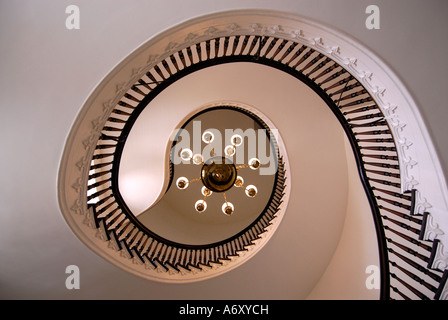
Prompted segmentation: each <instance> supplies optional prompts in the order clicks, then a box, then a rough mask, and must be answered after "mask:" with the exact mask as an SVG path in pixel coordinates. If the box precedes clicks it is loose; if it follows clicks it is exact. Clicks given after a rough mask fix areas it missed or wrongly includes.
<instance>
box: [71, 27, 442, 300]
mask: <svg viewBox="0 0 448 320" xmlns="http://www.w3.org/2000/svg"><path fill="white" fill-rule="evenodd" d="M200 27H201V28H200V30H202V31H203V33H202V34H201V35H198V34H196V33H191V32H190V33H187V34H186V36H185V37H186V38H185V39H186V40H187V41H186V42H185V43H177V42H169V44H168V46H166V47H165V51H164V52H163V54H160V55H151V56H150V58H149V61H148V63H147V67H146V68H143V69H141V70H138V72H136V74H135V76H134V77H133V79H132V81H131V82H130V85H129V86H128V87H126V88H125V89H123V90H122V92H121V93H120V95H119V99H117V100H116V101H112V102H111V103H110V104H108V105H107V106H105V109H106V113H105V114H104V116H103V118H101V119H99V120H98V121H97V122H96V124H97V127H96V129H97V132H96V134H95V135H93V136H92V138H91V139H90V140H88V141H87V142H86V145H85V146H86V149H87V150H88V152H87V153H86V156H85V157H84V158H83V159H82V161H81V163H80V164H79V166H80V167H82V168H83V171H82V176H81V179H79V180H77V181H76V183H75V186H76V188H78V189H79V190H81V191H80V193H79V194H78V195H77V197H78V198H77V199H76V201H75V205H74V206H72V207H71V208H70V210H69V211H70V214H73V212H75V213H76V214H77V215H81V216H83V217H84V219H85V221H87V225H89V228H91V229H92V230H95V236H96V237H97V238H101V239H102V241H105V242H106V243H107V244H108V245H107V246H108V247H110V248H112V250H115V251H116V252H118V253H119V255H120V256H122V257H125V258H126V259H128V260H130V261H132V263H133V264H135V265H139V266H142V268H143V269H146V270H148V271H150V272H154V273H158V274H166V275H168V277H169V276H170V275H171V276H175V275H177V274H182V275H191V277H192V279H193V278H194V277H195V276H196V275H198V274H199V275H200V274H201V273H207V272H210V271H211V270H214V268H216V267H217V266H223V265H227V264H229V263H230V264H231V263H232V262H233V261H238V259H239V258H240V257H244V256H245V255H246V254H247V253H248V252H251V248H252V247H257V246H258V244H259V243H260V241H261V242H262V241H263V239H269V237H270V236H271V233H273V231H274V229H275V228H274V229H273V228H272V225H273V222H274V221H275V220H276V218H277V217H278V214H279V210H281V208H282V205H283V207H284V206H285V204H284V203H283V200H284V199H283V198H284V195H285V188H287V187H288V179H287V178H286V174H287V173H286V171H287V170H286V167H285V163H284V159H283V156H282V154H281V152H280V151H278V153H277V156H278V160H279V161H278V171H277V175H276V183H275V188H274V189H273V192H272V196H271V198H270V200H269V205H268V206H267V207H266V209H265V210H264V211H263V212H262V213H261V214H260V216H259V217H258V218H257V219H256V221H254V222H253V223H252V224H251V225H250V226H248V227H247V228H245V229H244V230H241V232H239V233H238V234H236V235H235V236H233V237H230V238H228V239H226V240H224V241H220V242H217V243H213V244H209V245H187V244H181V243H176V242H173V241H170V240H168V239H165V238H163V237H160V236H158V235H157V234H156V233H154V232H151V230H149V229H148V228H147V227H145V226H144V225H142V224H141V223H140V222H139V221H138V219H136V218H135V216H134V215H133V213H132V212H131V210H130V209H129V208H128V207H127V206H126V203H125V201H124V200H123V198H122V197H121V195H120V192H119V188H118V186H119V183H118V168H119V165H120V157H121V153H122V150H123V147H124V145H125V143H126V139H127V137H128V135H129V132H130V130H131V128H132V125H133V123H134V122H135V121H136V119H137V118H138V116H139V115H140V113H141V112H142V111H143V110H144V108H145V107H146V106H147V105H148V104H149V103H150V102H151V101H152V100H153V99H155V97H157V95H158V94H159V93H161V92H162V91H163V90H164V89H166V88H167V87H168V86H170V85H171V84H172V83H174V82H176V81H178V80H179V79H182V78H184V77H186V76H188V75H190V74H192V73H194V72H196V71H199V70H203V69H206V68H208V67H211V66H216V65H223V64H228V63H238V62H246V63H254V64H259V65H263V66H268V67H271V68H275V69H277V70H280V71H282V72H285V73H287V74H289V75H290V76H292V77H294V78H295V79H297V81H301V82H303V83H305V84H306V85H307V86H308V87H309V88H311V89H312V90H313V91H314V92H315V93H316V94H317V95H319V97H320V98H321V99H322V100H323V101H324V102H325V103H326V105H327V106H328V108H329V109H330V110H331V111H332V112H333V114H334V116H335V117H336V118H337V120H338V121H339V123H340V125H341V127H342V128H343V130H344V132H345V134H346V136H347V139H348V141H349V143H350V145H351V148H352V151H353V155H354V157H355V160H356V164H357V168H358V173H359V177H360V179H361V182H362V185H363V188H364V191H365V193H366V196H367V199H368V202H369V206H370V209H371V213H372V217H373V220H374V224H375V231H376V236H377V239H376V241H377V243H378V252H379V262H380V272H381V288H380V298H381V299H386V300H388V299H394V300H395V299H397V300H401V299H405V300H408V299H410V300H414V299H421V300H427V299H429V300H431V299H435V300H437V299H447V297H448V293H447V278H448V271H447V270H446V269H445V268H443V266H442V267H440V266H438V265H436V263H435V259H436V256H437V253H438V251H439V250H440V241H439V240H438V239H436V238H432V239H430V238H429V237H427V236H426V234H427V231H428V230H427V227H428V221H429V219H431V213H430V209H429V208H425V207H423V209H422V207H421V206H420V205H419V204H420V200H419V199H420V198H419V197H420V196H421V194H420V192H421V190H418V189H417V188H409V186H408V185H403V179H402V175H403V168H402V166H403V162H402V161H400V157H401V154H400V150H399V149H400V148H401V145H400V143H399V142H397V141H396V134H394V128H392V127H391V122H390V115H389V114H387V113H386V112H385V110H384V108H383V107H382V106H380V105H379V103H378V96H375V94H373V93H372V90H370V88H367V87H366V85H365V83H363V81H362V80H361V79H359V77H358V76H357V75H356V74H355V73H354V72H353V71H352V70H350V63H348V64H343V63H341V61H337V59H335V58H334V56H332V54H329V53H328V52H325V51H324V50H319V44H320V42H319V41H314V42H312V44H311V43H308V42H307V41H304V39H305V38H304V37H301V36H300V35H301V33H300V32H298V33H296V34H295V36H294V37H291V36H289V37H286V36H285V35H284V33H282V28H281V27H280V26H279V25H277V24H270V25H267V27H264V28H263V27H262V25H261V24H259V25H256V24H250V25H249V27H248V28H243V27H241V26H240V25H239V24H236V23H235V24H228V25H227V27H226V28H225V29H224V28H223V29H220V25H212V26H203V25H201V26H200ZM289 34H291V33H289ZM254 116H256V115H254ZM266 127H267V128H269V126H268V125H266ZM289 165H294V164H292V163H290V164H289ZM174 170H175V168H174ZM172 172H173V166H172V165H171V166H170V175H172ZM76 188H75V189H76ZM266 241H267V240H266Z"/></svg>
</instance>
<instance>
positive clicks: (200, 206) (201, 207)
mask: <svg viewBox="0 0 448 320" xmlns="http://www.w3.org/2000/svg"><path fill="white" fill-rule="evenodd" d="M194 208H195V209H196V211H197V212H204V211H205V210H206V209H207V202H205V201H204V200H198V201H196V203H195V204H194Z"/></svg>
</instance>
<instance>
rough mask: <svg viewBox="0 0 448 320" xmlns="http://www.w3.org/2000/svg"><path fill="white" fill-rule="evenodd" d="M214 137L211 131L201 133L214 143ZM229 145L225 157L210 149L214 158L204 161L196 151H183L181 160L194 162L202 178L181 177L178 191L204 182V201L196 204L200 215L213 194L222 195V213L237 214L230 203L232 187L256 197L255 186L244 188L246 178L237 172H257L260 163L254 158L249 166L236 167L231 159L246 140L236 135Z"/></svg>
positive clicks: (178, 182)
mask: <svg viewBox="0 0 448 320" xmlns="http://www.w3.org/2000/svg"><path fill="white" fill-rule="evenodd" d="M214 138H215V137H214V134H213V133H212V132H211V131H205V132H204V133H203V134H202V141H203V142H204V143H206V144H211V143H212V142H213V140H214ZM230 142H231V144H230V145H227V146H226V147H225V148H224V155H215V152H214V149H213V148H211V151H210V154H211V157H210V158H208V159H206V160H205V161H204V157H203V156H202V154H199V153H198V154H193V152H192V151H191V150H190V149H188V148H184V149H182V150H181V152H180V157H181V159H182V160H184V161H192V162H193V164H195V165H198V166H199V165H200V166H202V168H201V170H200V177H197V178H194V179H192V180H189V179H188V178H186V177H180V178H178V179H177V180H176V186H177V188H179V189H181V190H185V189H187V188H188V186H189V185H190V184H191V183H194V182H198V181H201V182H202V184H203V186H202V188H201V193H202V196H203V198H202V199H199V200H197V201H196V203H195V205H194V208H195V209H196V211H197V212H200V213H201V212H204V211H205V210H206V209H207V202H206V199H207V198H208V197H210V196H211V195H212V194H213V193H222V194H223V196H224V203H223V205H222V207H221V210H222V212H223V213H224V214H225V215H227V216H231V215H232V214H233V213H234V212H235V206H234V204H233V203H232V202H230V201H228V200H227V197H226V191H228V190H229V189H231V188H232V187H237V188H241V189H244V191H245V193H246V195H247V196H248V197H249V198H253V197H255V196H256V195H257V193H258V189H257V187H256V186H255V185H252V184H251V185H247V186H245V185H244V179H243V177H241V176H240V175H238V171H239V170H241V169H243V168H250V169H252V170H258V169H259V167H260V160H259V159H257V158H251V159H250V160H249V161H248V163H247V164H243V165H239V166H236V165H235V164H234V162H233V161H232V157H233V156H234V155H235V154H236V147H238V146H240V145H241V144H242V143H243V138H242V137H241V136H240V135H239V134H235V135H233V136H232V137H231V138H230Z"/></svg>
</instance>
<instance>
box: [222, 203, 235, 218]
mask: <svg viewBox="0 0 448 320" xmlns="http://www.w3.org/2000/svg"><path fill="white" fill-rule="evenodd" d="M222 212H223V213H224V214H225V215H226V216H231V215H232V214H233V213H234V212H235V207H234V206H233V204H232V203H231V202H224V204H223V205H222Z"/></svg>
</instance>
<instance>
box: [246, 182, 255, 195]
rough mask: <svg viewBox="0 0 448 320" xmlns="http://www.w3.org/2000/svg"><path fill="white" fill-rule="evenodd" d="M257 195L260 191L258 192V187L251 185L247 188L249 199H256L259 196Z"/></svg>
mask: <svg viewBox="0 0 448 320" xmlns="http://www.w3.org/2000/svg"><path fill="white" fill-rule="evenodd" d="M257 193H258V190H257V187H256V186H254V185H252V184H251V185H249V186H247V187H246V195H247V196H248V197H250V198H253V197H255V196H256V195H257Z"/></svg>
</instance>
